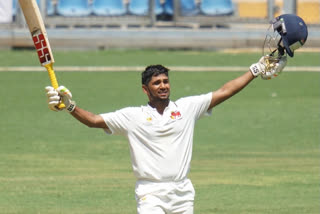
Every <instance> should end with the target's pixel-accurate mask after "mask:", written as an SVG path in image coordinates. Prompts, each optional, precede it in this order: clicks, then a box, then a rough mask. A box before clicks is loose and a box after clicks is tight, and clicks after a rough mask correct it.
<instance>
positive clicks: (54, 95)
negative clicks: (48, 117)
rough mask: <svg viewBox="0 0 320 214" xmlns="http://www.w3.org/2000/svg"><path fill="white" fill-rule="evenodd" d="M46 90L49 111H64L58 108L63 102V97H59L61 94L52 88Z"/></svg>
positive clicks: (48, 87)
mask: <svg viewBox="0 0 320 214" xmlns="http://www.w3.org/2000/svg"><path fill="white" fill-rule="evenodd" d="M45 89H46V92H47V97H48V99H47V102H48V107H49V109H51V110H52V111H60V110H62V109H59V108H58V107H56V106H57V105H58V104H59V103H60V102H61V97H60V96H59V93H58V92H57V91H56V90H55V89H54V88H53V87H52V86H47V87H46V88H45Z"/></svg>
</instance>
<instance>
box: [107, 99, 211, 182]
mask: <svg viewBox="0 0 320 214" xmlns="http://www.w3.org/2000/svg"><path fill="white" fill-rule="evenodd" d="M211 99H212V93H208V94H204V95H199V96H190V97H184V98H181V99H179V100H177V101H175V102H172V101H170V103H169V105H168V106H167V107H166V109H165V110H164V112H163V115H161V114H159V113H158V112H157V110H156V109H155V108H152V107H151V106H150V105H147V106H141V107H127V108H123V109H120V110H118V111H115V112H112V113H106V114H101V116H102V117H103V119H104V121H105V122H106V124H107V126H108V127H109V129H110V131H111V132H108V131H107V133H108V134H115V135H122V136H125V137H127V138H128V140H129V145H130V154H131V162H132V168H133V171H134V174H135V176H136V177H137V179H138V180H150V181H160V182H161V181H179V180H182V179H185V178H187V174H188V172H189V169H190V161H191V157H192V145H193V132H194V125H195V122H196V120H198V119H199V118H201V117H202V116H204V115H206V114H207V115H209V114H210V113H211V112H208V108H209V105H210V102H211Z"/></svg>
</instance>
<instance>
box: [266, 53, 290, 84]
mask: <svg viewBox="0 0 320 214" xmlns="http://www.w3.org/2000/svg"><path fill="white" fill-rule="evenodd" d="M286 65H287V56H282V57H281V58H280V59H279V60H278V61H276V62H273V63H268V66H267V69H266V70H265V72H262V74H261V78H262V79H264V80H269V79H272V78H275V77H277V76H278V75H279V74H280V73H281V72H282V70H283V69H284V67H286Z"/></svg>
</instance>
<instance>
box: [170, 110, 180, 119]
mask: <svg viewBox="0 0 320 214" xmlns="http://www.w3.org/2000/svg"><path fill="white" fill-rule="evenodd" d="M180 117H181V114H180V111H172V112H171V116H170V118H171V119H172V120H175V119H177V118H180Z"/></svg>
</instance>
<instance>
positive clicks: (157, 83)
mask: <svg viewBox="0 0 320 214" xmlns="http://www.w3.org/2000/svg"><path fill="white" fill-rule="evenodd" d="M142 89H143V91H144V93H145V94H147V95H148V97H149V100H150V102H153V101H166V100H168V99H169V96H170V83H169V78H168V76H167V75H165V74H159V75H158V76H152V78H151V80H150V82H149V83H148V85H142Z"/></svg>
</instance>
